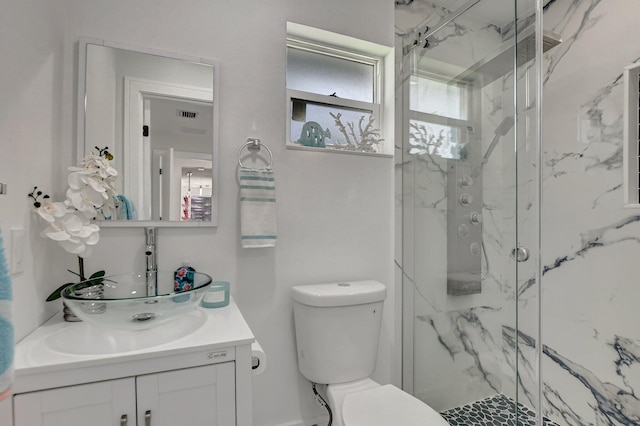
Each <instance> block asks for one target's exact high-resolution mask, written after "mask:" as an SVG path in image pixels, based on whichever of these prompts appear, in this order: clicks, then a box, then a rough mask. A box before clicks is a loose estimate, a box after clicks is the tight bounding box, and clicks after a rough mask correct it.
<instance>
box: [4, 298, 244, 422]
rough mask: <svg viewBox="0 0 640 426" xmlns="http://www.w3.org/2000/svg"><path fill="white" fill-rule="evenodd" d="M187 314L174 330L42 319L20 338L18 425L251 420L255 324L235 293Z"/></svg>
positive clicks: (16, 398) (15, 407)
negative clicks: (216, 305) (219, 304)
mask: <svg viewBox="0 0 640 426" xmlns="http://www.w3.org/2000/svg"><path fill="white" fill-rule="evenodd" d="M189 315H192V316H193V317H194V318H197V319H198V320H199V321H200V322H199V323H198V324H199V326H198V327H197V328H193V327H192V329H190V330H187V331H185V332H181V333H177V334H176V335H172V332H171V330H170V329H168V328H164V329H163V326H159V327H157V329H152V330H148V331H147V332H145V333H146V334H136V333H140V332H131V334H127V333H126V332H124V334H123V333H120V334H117V333H116V334H113V333H110V332H107V331H101V330H99V329H96V328H92V327H91V326H90V325H88V324H83V323H65V322H64V321H62V319H61V318H57V317H56V318H53V319H52V320H50V321H49V322H47V323H45V324H44V325H43V326H41V327H40V328H39V329H37V330H36V331H34V333H32V334H31V335H30V336H28V337H27V338H25V339H24V340H23V341H22V342H20V343H19V344H18V345H17V346H16V357H15V366H16V370H15V371H16V375H15V384H14V396H13V404H12V409H13V410H12V411H13V416H12V417H13V426H89V425H91V426H251V425H252V415H253V414H252V391H251V382H252V373H251V343H252V342H253V341H254V337H253V334H252V333H251V330H250V329H249V327H248V326H247V324H246V322H245V321H244V318H243V317H242V315H241V314H240V312H239V310H238V308H237V306H236V305H235V304H234V303H233V301H232V302H231V303H230V304H229V306H227V307H225V308H220V309H198V312H194V313H193V314H189ZM194 318H192V319H191V320H190V321H186V322H185V323H186V324H190V325H193V324H194V323H195V322H194ZM177 327H179V325H177ZM174 331H175V330H174ZM178 331H180V330H178ZM101 333H104V335H102V334H101ZM175 336H178V337H175ZM87 342H90V343H91V342H93V343H94V346H91V345H87ZM101 342H102V343H101ZM104 342H107V343H106V344H107V346H108V345H111V349H110V350H107V349H108V348H107V347H105V346H100V345H98V343H100V344H103V343H104ZM61 344H62V346H63V347H64V348H66V349H65V351H66V353H65V351H63V350H62V348H61V347H60V346H61ZM96 345H97V346H96ZM123 345H124V346H123ZM137 346H144V347H137ZM123 348H125V349H126V350H124V351H122V350H121V349H123ZM92 351H95V352H100V353H95V354H91V353H87V352H92ZM105 351H106V352H108V353H104V352H105ZM7 417H8V418H10V415H9V416H7ZM4 418H5V417H3V415H2V413H1V412H0V425H2V426H5V424H7V425H10V424H11V422H8V423H5V421H4Z"/></svg>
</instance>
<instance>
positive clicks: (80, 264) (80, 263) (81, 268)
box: [78, 256, 86, 281]
mask: <svg viewBox="0 0 640 426" xmlns="http://www.w3.org/2000/svg"><path fill="white" fill-rule="evenodd" d="M78 270H79V272H80V281H85V280H86V278H85V277H84V259H83V258H81V257H80V256H78Z"/></svg>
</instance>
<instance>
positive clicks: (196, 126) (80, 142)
mask: <svg viewBox="0 0 640 426" xmlns="http://www.w3.org/2000/svg"><path fill="white" fill-rule="evenodd" d="M78 58H79V66H78V130H77V135H78V138H77V154H78V163H79V162H80V161H81V160H82V159H83V158H84V157H85V155H87V154H89V153H91V152H97V147H99V148H104V147H109V152H110V153H111V154H112V155H113V156H114V159H113V161H112V163H113V165H114V166H115V167H116V168H117V170H118V171H119V172H120V175H121V178H120V179H119V181H118V188H117V190H118V192H119V193H120V194H121V196H120V197H119V200H117V204H118V208H117V212H115V213H114V214H113V216H112V217H111V218H110V220H103V221H100V226H117V227H131V226H144V227H146V226H160V227H163V226H164V227H167V226H170V227H173V226H200V227H202V226H217V218H218V214H217V211H218V191H217V183H218V155H217V147H218V138H217V135H218V110H219V96H218V80H219V69H220V67H219V65H218V63H217V62H216V61H212V60H207V59H203V58H196V57H189V56H184V55H178V54H173V53H167V52H160V51H157V50H153V49H144V48H139V47H133V46H127V45H123V44H118V43H112V42H107V41H104V40H97V39H90V38H81V39H80V42H79V55H78Z"/></svg>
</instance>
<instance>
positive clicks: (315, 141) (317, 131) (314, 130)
mask: <svg viewBox="0 0 640 426" xmlns="http://www.w3.org/2000/svg"><path fill="white" fill-rule="evenodd" d="M325 138H329V139H331V132H330V131H329V129H327V130H322V126H321V125H320V124H318V123H316V122H315V121H308V122H306V123H304V125H303V126H302V133H301V134H300V139H298V143H299V144H300V145H304V146H311V147H314V148H324V147H325V143H324V140H325Z"/></svg>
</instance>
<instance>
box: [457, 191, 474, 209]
mask: <svg viewBox="0 0 640 426" xmlns="http://www.w3.org/2000/svg"><path fill="white" fill-rule="evenodd" d="M458 201H459V202H460V205H462V206H468V205H469V204H471V203H473V197H472V196H471V195H470V194H462V195H460V198H458Z"/></svg>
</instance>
